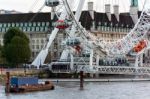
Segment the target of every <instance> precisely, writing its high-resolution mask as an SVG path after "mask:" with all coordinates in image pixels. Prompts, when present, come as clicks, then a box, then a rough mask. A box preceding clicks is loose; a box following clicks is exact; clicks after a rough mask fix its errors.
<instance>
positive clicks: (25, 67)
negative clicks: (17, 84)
mask: <svg viewBox="0 0 150 99" xmlns="http://www.w3.org/2000/svg"><path fill="white" fill-rule="evenodd" d="M26 61H27V59H25V66H24V74H25V76H26V65H27V64H26Z"/></svg>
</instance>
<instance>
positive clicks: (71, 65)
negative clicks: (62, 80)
mask: <svg viewBox="0 0 150 99" xmlns="http://www.w3.org/2000/svg"><path fill="white" fill-rule="evenodd" d="M70 58H71V63H70V69H71V70H73V67H74V57H73V55H72V54H70Z"/></svg>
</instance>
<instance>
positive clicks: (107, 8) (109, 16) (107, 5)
mask: <svg viewBox="0 0 150 99" xmlns="http://www.w3.org/2000/svg"><path fill="white" fill-rule="evenodd" d="M105 13H106V14H107V17H108V19H109V21H111V11H110V4H105Z"/></svg>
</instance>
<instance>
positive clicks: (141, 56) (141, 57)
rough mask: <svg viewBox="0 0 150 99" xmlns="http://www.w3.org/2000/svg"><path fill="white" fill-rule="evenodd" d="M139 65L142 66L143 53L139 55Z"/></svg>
mask: <svg viewBox="0 0 150 99" xmlns="http://www.w3.org/2000/svg"><path fill="white" fill-rule="evenodd" d="M140 66H141V67H143V53H142V54H141V55H140Z"/></svg>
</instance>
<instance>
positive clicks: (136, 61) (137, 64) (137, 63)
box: [135, 55, 139, 70]
mask: <svg viewBox="0 0 150 99" xmlns="http://www.w3.org/2000/svg"><path fill="white" fill-rule="evenodd" d="M138 66H139V55H137V56H136V59H135V68H136V70H137V69H138Z"/></svg>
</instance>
